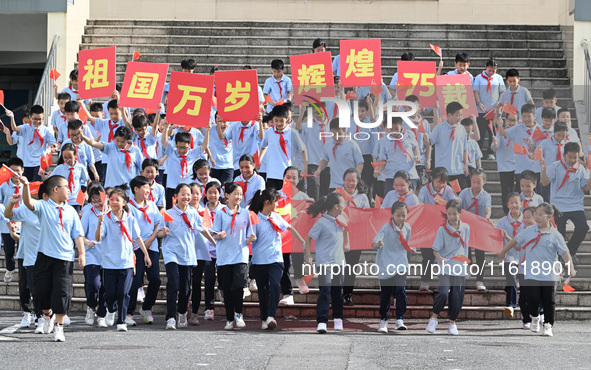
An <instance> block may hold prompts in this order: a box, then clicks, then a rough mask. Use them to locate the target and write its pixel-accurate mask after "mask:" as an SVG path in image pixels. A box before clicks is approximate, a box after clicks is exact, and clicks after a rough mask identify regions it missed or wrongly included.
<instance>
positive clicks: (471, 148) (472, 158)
mask: <svg viewBox="0 0 591 370" xmlns="http://www.w3.org/2000/svg"><path fill="white" fill-rule="evenodd" d="M466 148H467V150H468V167H472V168H476V161H477V160H479V159H480V158H482V151H481V150H480V146H479V145H478V142H476V140H474V139H468V145H467V147H466Z"/></svg>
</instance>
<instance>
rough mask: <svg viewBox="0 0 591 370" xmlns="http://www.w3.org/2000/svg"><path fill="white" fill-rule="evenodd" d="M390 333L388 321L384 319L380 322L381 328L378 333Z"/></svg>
mask: <svg viewBox="0 0 591 370" xmlns="http://www.w3.org/2000/svg"><path fill="white" fill-rule="evenodd" d="M387 332H388V320H386V319H382V320H380V328H379V329H378V333H387Z"/></svg>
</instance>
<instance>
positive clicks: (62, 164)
mask: <svg viewBox="0 0 591 370" xmlns="http://www.w3.org/2000/svg"><path fill="white" fill-rule="evenodd" d="M57 163H58V165H57V166H56V167H55V168H54V169H53V171H52V172H51V176H63V177H64V178H66V179H68V189H69V190H70V198H69V199H68V204H69V205H71V206H72V207H74V209H75V210H76V212H80V211H81V210H82V206H83V205H84V204H80V203H78V192H80V191H82V192H84V191H86V184H87V183H88V172H87V171H86V166H84V165H83V164H82V163H80V162H78V161H77V160H76V146H75V145H74V144H72V143H67V144H65V145H64V146H63V147H62V155H61V156H60V158H59V160H58V162H57ZM82 203H84V201H83V202H82Z"/></svg>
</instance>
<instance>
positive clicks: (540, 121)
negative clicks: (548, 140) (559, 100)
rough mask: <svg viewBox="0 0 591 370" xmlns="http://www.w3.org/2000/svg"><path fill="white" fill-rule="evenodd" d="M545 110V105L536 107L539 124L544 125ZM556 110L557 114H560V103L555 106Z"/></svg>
mask: <svg viewBox="0 0 591 370" xmlns="http://www.w3.org/2000/svg"><path fill="white" fill-rule="evenodd" d="M543 110H544V106H543V105H542V106H540V107H538V108H537V109H536V122H537V123H538V125H540V126H542V123H543V121H542V111H543ZM554 110H556V116H558V111H559V110H560V107H559V106H558V105H555V106H554Z"/></svg>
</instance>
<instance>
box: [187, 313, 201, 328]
mask: <svg viewBox="0 0 591 370" xmlns="http://www.w3.org/2000/svg"><path fill="white" fill-rule="evenodd" d="M189 324H190V325H192V326H199V325H201V324H200V323H199V316H197V314H196V313H194V314H193V315H191V320H189Z"/></svg>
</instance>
